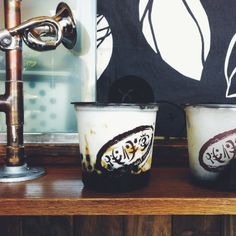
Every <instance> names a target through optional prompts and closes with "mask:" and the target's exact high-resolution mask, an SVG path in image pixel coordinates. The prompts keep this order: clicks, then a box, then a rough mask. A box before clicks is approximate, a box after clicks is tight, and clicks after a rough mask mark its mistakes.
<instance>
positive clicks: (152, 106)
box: [71, 102, 159, 109]
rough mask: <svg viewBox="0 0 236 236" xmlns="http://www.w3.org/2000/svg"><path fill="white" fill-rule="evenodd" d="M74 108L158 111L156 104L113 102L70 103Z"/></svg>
mask: <svg viewBox="0 0 236 236" xmlns="http://www.w3.org/2000/svg"><path fill="white" fill-rule="evenodd" d="M71 104H72V105H74V106H75V107H99V108H105V107H136V108H139V109H158V108H159V104H158V103H113V102H72V103H71Z"/></svg>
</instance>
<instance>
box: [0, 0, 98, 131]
mask: <svg viewBox="0 0 236 236" xmlns="http://www.w3.org/2000/svg"><path fill="white" fill-rule="evenodd" d="M60 2H61V1H60V0H51V1H47V3H45V2H44V1H33V0H31V1H28V0H27V1H26V0H23V1H22V21H24V20H26V19H29V18H32V17H35V16H41V15H45V16H47V15H48V16H53V15H54V14H55V9H56V6H57V5H58V3H60ZM64 2H66V3H67V4H68V5H69V6H70V8H71V9H72V12H73V16H74V18H75V20H76V27H77V37H78V39H77V43H76V45H75V47H74V48H73V49H72V50H68V49H66V48H65V47H64V46H63V45H60V46H59V47H58V48H57V49H56V50H53V51H48V52H36V51H33V50H31V49H30V48H28V47H27V46H26V45H23V64H24V67H23V79H24V111H25V122H24V123H25V125H24V131H25V132H27V133H31V132H76V131H77V129H76V121H75V112H74V108H73V106H72V105H71V104H70V103H71V102H72V101H94V99H95V81H96V77H95V51H96V47H95V46H96V38H95V37H96V1H93V0H87V1H83V0H66V1H64ZM3 19H4V16H3V0H0V28H4V25H3V22H4V21H3ZM4 82H5V55H4V52H0V93H4V87H5V86H4ZM4 116H5V115H4V114H3V113H0V131H4V130H5V117H4Z"/></svg>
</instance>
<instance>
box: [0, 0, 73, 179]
mask: <svg viewBox="0 0 236 236" xmlns="http://www.w3.org/2000/svg"><path fill="white" fill-rule="evenodd" d="M4 13H5V29H3V30H0V50H2V51H5V53H6V82H5V93H4V94H3V95H0V111H1V112H5V114H6V125H7V145H6V157H5V166H3V167H1V168H0V182H18V181H24V180H29V179H35V178H37V177H39V176H41V175H43V174H44V173H45V170H44V169H43V168H40V167H38V168H36V167H35V168H30V167H28V166H27V164H26V161H25V155H24V140H23V126H24V104H23V80H22V40H23V41H24V42H25V44H26V45H27V46H28V47H30V48H31V49H33V50H37V51H47V50H53V49H55V48H56V47H57V46H58V45H60V44H61V43H62V44H63V45H64V46H65V47H66V48H68V49H72V48H73V47H74V45H75V43H76V39H77V37H76V25H75V22H74V19H73V16H72V13H71V10H70V8H69V7H68V6H67V4H65V3H60V4H59V5H58V6H57V9H56V15H55V16H53V17H48V16H40V17H35V18H32V19H29V20H27V21H25V22H23V23H21V0H4Z"/></svg>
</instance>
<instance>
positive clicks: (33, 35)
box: [0, 3, 77, 51]
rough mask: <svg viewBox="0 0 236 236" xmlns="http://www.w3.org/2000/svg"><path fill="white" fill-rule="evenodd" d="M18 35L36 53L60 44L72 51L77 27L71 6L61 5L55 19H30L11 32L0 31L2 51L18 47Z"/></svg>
mask: <svg viewBox="0 0 236 236" xmlns="http://www.w3.org/2000/svg"><path fill="white" fill-rule="evenodd" d="M16 35H19V36H20V37H21V38H22V39H23V40H24V42H25V44H26V45H27V46H28V47H30V48H31V49H33V50H36V51H47V50H53V49H55V48H56V47H57V46H58V45H59V44H60V43H62V44H63V45H64V46H65V47H66V48H68V49H72V48H73V47H74V45H75V43H76V39H77V33H76V25H75V21H74V19H73V16H72V12H71V10H70V8H69V6H68V5H67V4H65V3H59V4H58V6H57V9H56V15H55V16H53V17H48V16H39V17H34V18H32V19H29V20H27V21H25V22H23V23H22V24H21V25H18V26H16V27H14V28H11V29H9V30H6V29H5V30H1V31H0V49H1V50H3V51H5V50H9V49H14V47H15V48H16V47H17V40H16V37H15V36H16Z"/></svg>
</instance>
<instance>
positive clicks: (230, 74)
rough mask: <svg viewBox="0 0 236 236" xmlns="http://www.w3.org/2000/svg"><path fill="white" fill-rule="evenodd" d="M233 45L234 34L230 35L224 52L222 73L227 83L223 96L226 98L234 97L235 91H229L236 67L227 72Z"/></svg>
mask: <svg viewBox="0 0 236 236" xmlns="http://www.w3.org/2000/svg"><path fill="white" fill-rule="evenodd" d="M235 46H236V34H235V35H234V36H233V37H232V39H231V41H230V43H229V46H228V50H227V53H226V57H225V64H224V74H225V79H226V83H227V89H226V93H225V97H226V98H234V97H236V92H235V93H232V92H230V89H231V87H232V81H233V79H234V77H235V74H236V67H234V68H233V70H232V71H231V72H229V64H230V62H231V60H230V59H231V58H232V54H233V52H234V51H235V50H234V49H235Z"/></svg>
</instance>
